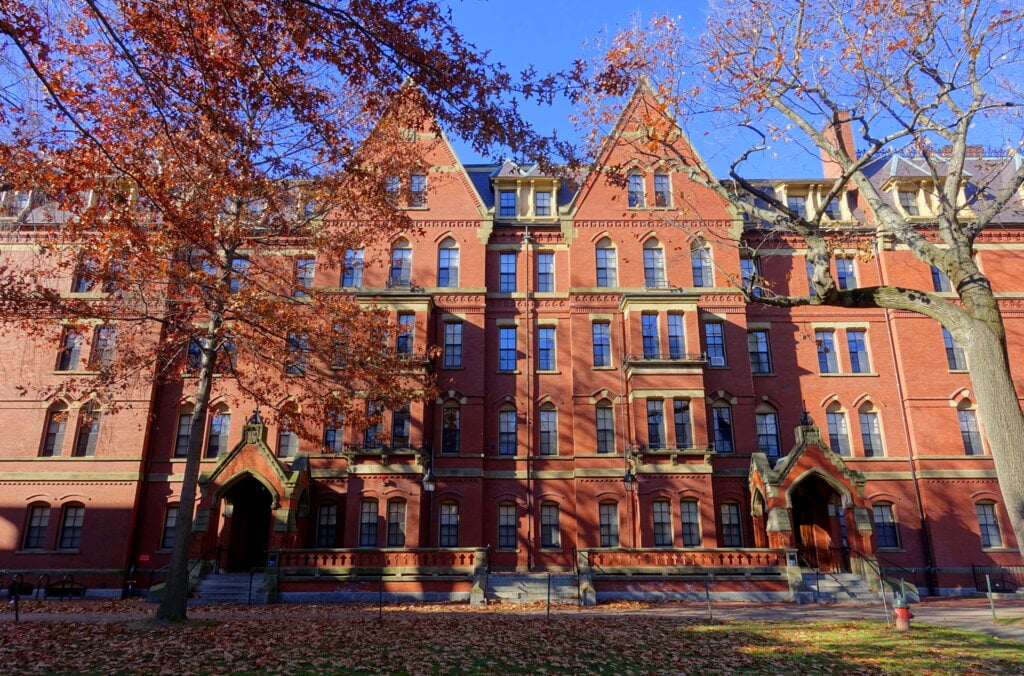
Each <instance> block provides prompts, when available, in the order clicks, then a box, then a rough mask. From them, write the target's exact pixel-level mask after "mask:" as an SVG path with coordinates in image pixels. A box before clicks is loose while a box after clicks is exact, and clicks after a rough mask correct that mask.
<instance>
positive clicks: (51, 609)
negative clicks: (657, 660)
mask: <svg viewBox="0 0 1024 676" xmlns="http://www.w3.org/2000/svg"><path fill="white" fill-rule="evenodd" d="M5 601H6V600H5ZM428 609H429V612H430V613H443V612H458V613H472V612H486V613H510V614H517V615H524V614H534V615H543V614H546V612H547V609H546V607H545V606H543V605H542V604H535V605H531V606H528V607H522V606H514V605H509V606H487V607H486V608H470V607H469V606H418V605H404V604H403V605H399V606H393V605H385V606H384V612H385V613H391V612H403V613H416V612H417V611H418V610H424V611H427V610H428ZM153 610H154V606H151V605H147V604H144V603H140V602H113V601H96V602H89V601H84V602H81V601H80V602H77V603H72V604H67V605H66V606H62V605H61V604H60V603H59V602H51V601H35V602H32V601H27V602H25V603H24V604H23V605H22V606H21V612H20V620H21V621H22V622H118V621H132V620H143V619H146V618H147V617H151V616H152V614H153ZM370 611H372V612H376V611H377V608H376V606H372V607H368V606H366V605H344V604H337V605H334V604H332V605H325V604H318V605H308V606H303V605H299V604H280V605H271V606H253V607H247V606H241V605H229V604H224V605H211V606H193V607H192V608H191V609H190V611H189V612H190V616H191V617H193V618H196V617H201V618H209V619H225V620H229V619H236V620H237V619H249V620H268V621H281V620H290V621H302V620H303V619H314V618H316V617H321V618H322V617H324V616H325V615H328V616H334V617H336V616H339V615H343V614H345V613H348V612H351V613H358V614H365V613H367V612H370ZM911 611H912V612H913V613H914V619H913V622H914V623H922V624H931V625H936V626H943V627H952V628H956V629H966V630H969V631H976V632H979V633H983V634H988V635H990V636H996V637H998V638H1002V639H1007V640H1012V641H1020V642H1022V643H1024V598H1021V599H1016V598H1013V599H1003V600H998V601H996V603H995V616H996V617H997V618H999V619H1003V620H1005V619H1010V618H1018V619H1019V621H1018V622H1015V623H1012V624H1002V623H999V622H996V621H994V620H993V617H992V608H991V607H990V605H989V602H988V601H987V600H986V599H975V598H967V599H934V600H933V599H925V600H923V601H921V602H920V603H915V604H913V605H912V607H911ZM890 612H891V609H890ZM711 613H712V616H713V617H714V619H716V620H726V621H727V620H766V621H771V622H793V623H801V622H829V621H836V620H867V621H877V622H881V623H884V622H887V621H888V618H887V616H886V612H885V610H884V609H883V608H882V606H881V605H873V606H855V605H796V604H792V603H771V604H765V603H761V604H754V603H715V604H712V607H711ZM552 614H553V615H573V616H579V615H656V616H665V617H672V618H684V619H703V618H707V617H708V608H707V606H706V605H702V604H699V603H659V604H651V605H639V604H608V605H599V606H593V607H589V608H580V607H577V606H571V605H560V606H557V605H556V606H552ZM7 622H10V623H13V622H14V611H13V608H12V606H10V605H8V604H7V603H6V602H5V603H4V605H3V606H2V607H0V624H2V623H7Z"/></svg>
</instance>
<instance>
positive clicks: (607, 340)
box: [591, 322, 612, 367]
mask: <svg viewBox="0 0 1024 676" xmlns="http://www.w3.org/2000/svg"><path fill="white" fill-rule="evenodd" d="M610 328H611V327H610V326H609V324H608V323H607V322H594V323H593V324H591V333H592V334H593V342H594V366H595V367H602V366H611V365H612V339H611V331H610Z"/></svg>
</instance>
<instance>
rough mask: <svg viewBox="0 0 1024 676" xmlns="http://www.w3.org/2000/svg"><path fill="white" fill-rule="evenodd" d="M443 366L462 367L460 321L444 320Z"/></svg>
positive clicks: (450, 367) (447, 367)
mask: <svg viewBox="0 0 1024 676" xmlns="http://www.w3.org/2000/svg"><path fill="white" fill-rule="evenodd" d="M444 367H445V368H446V369H458V368H462V322H446V323H445V325H444Z"/></svg>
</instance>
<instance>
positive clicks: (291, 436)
mask: <svg viewBox="0 0 1024 676" xmlns="http://www.w3.org/2000/svg"><path fill="white" fill-rule="evenodd" d="M298 451H299V435H298V434H296V433H295V431H294V430H293V429H292V426H291V423H289V422H288V421H287V420H284V419H282V420H281V423H280V425H278V430H277V457H279V458H294V457H295V454H296V453H298Z"/></svg>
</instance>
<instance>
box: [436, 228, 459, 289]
mask: <svg viewBox="0 0 1024 676" xmlns="http://www.w3.org/2000/svg"><path fill="white" fill-rule="evenodd" d="M437 285H438V286H439V287H457V286H458V285H459V247H458V245H457V244H456V243H455V240H454V239H452V238H451V237H447V238H445V240H444V241H443V242H441V244H440V245H439V246H438V249H437Z"/></svg>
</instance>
